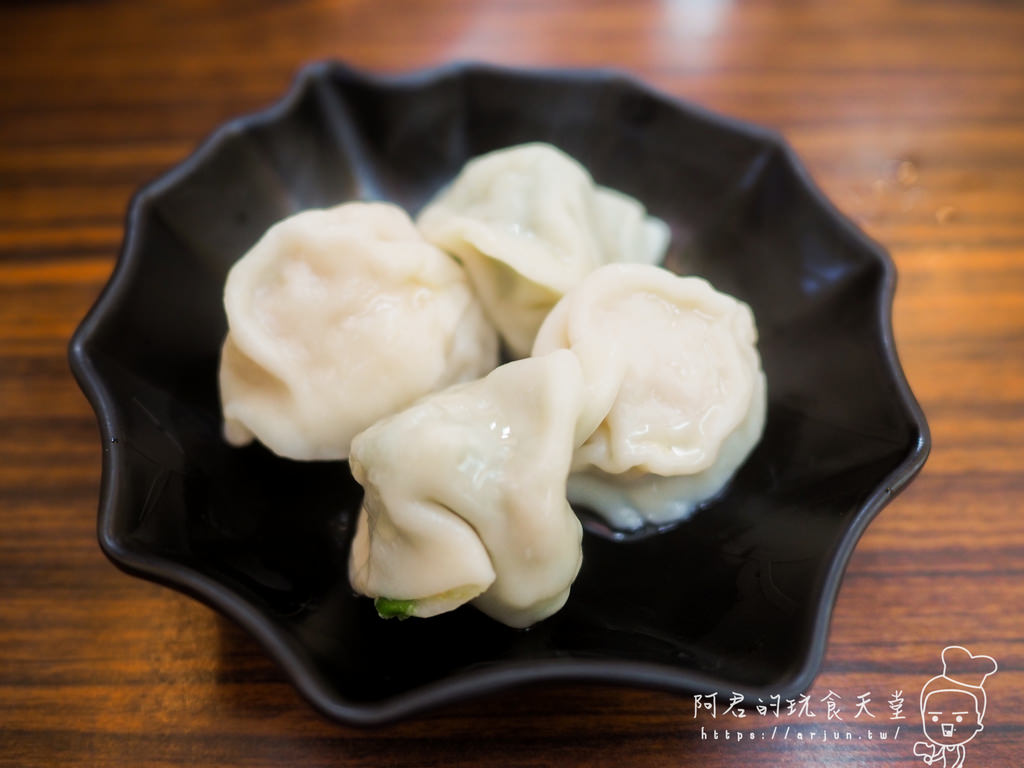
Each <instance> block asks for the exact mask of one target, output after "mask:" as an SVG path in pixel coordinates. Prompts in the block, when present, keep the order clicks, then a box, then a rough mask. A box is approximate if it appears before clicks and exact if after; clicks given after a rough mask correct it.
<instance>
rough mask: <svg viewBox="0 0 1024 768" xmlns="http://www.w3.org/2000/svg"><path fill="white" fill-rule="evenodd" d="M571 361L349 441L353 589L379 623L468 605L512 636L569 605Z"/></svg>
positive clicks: (578, 388)
mask: <svg viewBox="0 0 1024 768" xmlns="http://www.w3.org/2000/svg"><path fill="white" fill-rule="evenodd" d="M582 387H583V383H582V374H581V372H580V367H579V363H578V362H577V360H576V358H575V357H574V356H573V355H572V354H571V353H569V352H567V351H564V350H561V351H557V352H555V353H553V354H551V355H547V356H544V357H535V358H527V359H525V360H519V361H516V362H512V363H508V364H506V365H503V366H501V367H500V368H497V369H495V370H494V371H493V372H492V373H491V374H490V375H488V376H487V377H485V378H483V379H480V380H479V381H475V382H470V383H468V384H460V385H457V386H454V387H451V388H449V389H447V390H444V391H442V392H438V393H435V394H433V395H430V396H428V397H426V398H424V399H422V400H420V401H419V402H417V403H416V404H415V405H413V406H412V407H410V408H408V409H407V410H405V411H402V412H401V413H398V414H396V415H394V416H391V417H389V418H387V419H384V420H382V421H380V422H378V423H376V424H374V425H373V426H372V427H370V428H369V429H367V430H366V431H365V432H363V433H362V434H360V435H358V436H357V437H356V438H355V440H354V441H353V443H352V456H351V459H350V464H351V467H352V474H353V475H354V476H355V478H356V480H358V481H359V483H360V484H361V485H362V486H363V488H364V489H365V496H364V499H363V506H362V509H361V510H360V514H359V520H358V523H357V526H356V533H355V537H354V540H353V543H352V550H351V555H350V559H349V578H350V581H351V583H352V586H353V588H354V589H355V590H356V591H358V592H360V593H361V594H364V595H368V596H370V597H374V598H379V599H378V609H379V610H381V609H382V607H383V608H384V610H381V613H382V614H384V613H385V611H386V612H387V613H391V614H399V615H412V616H421V617H426V616H433V615H435V614H438V613H442V612H444V611H449V610H452V609H453V608H456V607H458V606H459V605H461V604H463V603H465V602H468V601H470V600H472V601H473V602H474V605H476V607H477V608H479V609H480V610H482V611H483V612H484V613H486V614H488V615H489V616H492V617H493V618H495V619H497V620H499V621H501V622H503V623H505V624H508V625H510V626H513V627H524V626H528V625H530V624H532V623H534V622H536V621H539V620H540V619H543V618H545V617H547V616H549V615H551V614H552V613H554V612H555V611H557V610H558V609H559V608H561V607H562V605H563V604H564V603H565V601H566V599H567V598H568V595H569V587H570V585H571V584H572V582H573V580H574V579H575V578H576V574H577V572H578V571H579V567H580V562H581V559H582V552H581V537H582V529H581V527H580V524H579V521H578V520H577V519H576V517H575V515H574V514H573V512H572V509H571V508H570V506H569V503H568V501H567V500H566V494H565V484H566V477H567V476H568V474H569V464H570V461H571V459H572V451H573V437H574V430H575V425H576V420H577V417H578V415H579V412H580V408H581V396H582Z"/></svg>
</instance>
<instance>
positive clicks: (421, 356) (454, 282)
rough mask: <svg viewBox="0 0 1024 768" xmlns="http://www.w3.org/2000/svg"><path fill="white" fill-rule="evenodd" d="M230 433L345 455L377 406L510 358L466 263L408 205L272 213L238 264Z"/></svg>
mask: <svg viewBox="0 0 1024 768" xmlns="http://www.w3.org/2000/svg"><path fill="white" fill-rule="evenodd" d="M224 307H225V310H226V311H227V318H228V334H227V338H226V340H225V342H224V347H223V350H222V354H221V364H220V394H221V404H222V408H223V414H224V434H225V437H226V439H227V440H228V441H229V442H230V443H232V444H235V445H244V444H246V443H248V442H250V441H251V440H252V439H253V437H256V438H257V439H259V441H260V442H262V443H263V444H264V445H266V446H267V447H268V448H270V449H271V450H272V451H274V452H275V453H277V454H279V455H281V456H285V457H288V458H291V459H314V460H315V459H344V458H346V457H347V456H348V452H349V444H350V442H351V440H352V438H353V437H354V436H355V435H357V434H358V433H359V432H361V431H363V430H364V429H366V427H368V426H369V425H370V424H372V423H373V422H375V421H376V420H377V419H379V418H381V417H383V416H387V415H388V414H391V413H395V412H396V411H399V410H401V409H402V408H404V407H405V406H407V405H409V404H410V403H411V402H413V401H414V400H416V399H417V398H419V397H421V396H423V395H425V394H427V393H430V392H433V391H436V390H439V389H442V388H444V387H446V386H448V385H450V384H453V383H456V382H460V381H468V380H472V379H476V378H478V377H479V376H482V375H483V374H484V373H486V372H487V371H489V370H491V369H493V368H494V366H495V365H497V363H498V339H497V333H496V331H495V330H494V328H493V326H492V325H491V324H490V322H489V321H488V320H487V319H486V317H485V315H484V313H483V310H482V308H481V306H480V304H479V302H478V301H477V299H476V297H475V296H474V294H473V291H472V288H471V286H470V284H469V281H468V279H467V277H466V274H465V271H464V270H463V269H462V268H461V267H460V266H459V265H458V264H457V263H456V262H455V260H454V259H452V258H451V257H450V256H449V255H448V254H446V253H444V252H442V251H441V250H439V249H438V248H436V247H435V246H433V245H431V244H429V243H427V242H426V241H425V240H423V238H422V237H421V236H420V234H419V232H418V231H417V230H416V228H415V226H414V225H413V223H412V221H411V220H410V219H409V217H408V216H407V215H406V214H405V212H403V211H402V210H401V209H400V208H398V207H397V206H394V205H390V204H386V203H346V204H343V205H339V206H337V207H335V208H330V209H325V210H309V211H304V212H302V213H298V214H295V215H294V216H291V217H289V218H287V219H284V220H282V221H280V222H278V223H277V224H275V225H274V226H272V227H271V228H270V229H269V230H268V231H267V232H266V234H265V235H264V236H263V237H262V238H261V239H260V240H259V242H257V243H256V245H254V246H253V247H252V249H251V250H249V252H248V253H246V254H245V255H244V256H243V257H242V258H241V259H240V260H239V261H238V262H237V263H236V264H235V265H234V266H233V267H232V269H231V271H230V273H229V274H228V278H227V282H226V285H225V288H224Z"/></svg>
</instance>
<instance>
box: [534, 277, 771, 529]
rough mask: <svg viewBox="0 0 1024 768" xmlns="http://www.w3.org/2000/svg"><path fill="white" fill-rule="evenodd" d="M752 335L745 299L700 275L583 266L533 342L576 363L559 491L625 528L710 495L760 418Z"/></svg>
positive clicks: (761, 383)
mask: <svg viewBox="0 0 1024 768" xmlns="http://www.w3.org/2000/svg"><path fill="white" fill-rule="evenodd" d="M756 342H757V331H756V328H755V326H754V318H753V314H752V313H751V311H750V308H749V307H748V306H747V305H746V304H744V303H743V302H741V301H737V300H736V299H734V298H732V297H731V296H728V295H726V294H723V293H719V292H717V291H715V290H714V289H713V288H712V287H711V285H710V284H708V283H707V281H705V280H702V279H700V278H696V277H679V276H677V275H675V274H673V273H671V272H669V271H667V270H664V269H661V268H659V267H653V266H642V265H630V264H615V265H608V266H605V267H602V268H600V269H598V270H596V271H595V272H593V273H592V274H591V275H589V276H588V277H587V278H586V279H585V280H584V281H583V282H582V283H581V284H580V285H579V286H578V287H577V288H575V289H574V290H573V291H571V292H570V293H568V294H567V295H566V296H565V298H563V299H562V300H561V301H560V302H559V304H558V305H557V306H556V307H555V309H554V310H553V311H552V312H551V314H550V315H549V316H548V318H547V319H546V320H545V322H544V324H543V326H542V327H541V329H540V332H539V333H538V334H537V339H536V342H535V344H534V349H533V353H534V354H535V355H545V354H549V353H550V352H552V351H553V350H556V349H570V350H572V351H573V352H574V353H575V354H576V355H577V357H578V358H579V360H580V363H581V366H582V369H583V376H584V383H585V389H586V393H585V397H584V409H583V412H582V416H581V418H580V421H579V423H578V434H577V437H578V439H579V441H580V442H581V445H580V447H579V448H578V449H577V451H576V453H575V456H574V458H573V476H572V478H570V482H569V497H570V499H572V500H573V501H574V502H577V503H581V504H586V506H588V507H590V508H592V509H594V511H596V512H598V513H599V514H602V515H603V516H604V517H605V518H606V519H608V521H609V522H610V523H611V524H612V525H613V526H615V527H617V528H626V529H632V528H637V527H639V526H641V525H642V524H644V523H645V522H650V523H665V522H669V521H671V520H675V519H679V518H681V517H683V516H685V515H686V514H688V513H689V512H690V511H691V510H692V509H693V508H694V506H695V505H696V504H699V503H700V502H702V501H704V500H706V499H707V498H709V497H710V496H713V495H715V494H716V493H718V492H719V491H720V490H721V489H722V488H723V487H724V485H725V484H726V483H727V482H728V480H729V478H730V477H731V476H732V474H733V473H734V472H735V470H736V469H737V468H738V467H739V465H740V464H741V463H742V462H743V461H744V460H745V459H746V457H747V455H748V454H749V453H750V451H751V450H752V449H753V447H754V445H755V444H756V443H757V441H758V440H759V439H760V436H761V432H762V429H763V427H764V416H765V379H764V374H763V373H762V371H761V363H760V357H759V355H758V352H757V346H756Z"/></svg>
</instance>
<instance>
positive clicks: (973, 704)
mask: <svg viewBox="0 0 1024 768" xmlns="http://www.w3.org/2000/svg"><path fill="white" fill-rule="evenodd" d="M998 668H999V665H998V664H996V660H995V659H993V658H992V657H991V656H975V655H973V654H972V653H971V652H970V651H968V650H967V649H966V648H963V647H961V646H959V645H950V646H947V647H946V648H944V649H943V650H942V674H941V675H936V676H935V677H933V678H932V679H931V680H929V681H928V682H927V683H925V684H924V687H923V688H922V689H921V723H922V726H923V728H924V735H925V736H926V737H928V741H918V742H916V743H915V744H914V754H915V755H917V756H918V757H920V758H921V759H922V760H924V763H925V765H939V766H943V768H962V766H963V764H964V761H965V760H966V758H967V748H966V747H965V746H964V745H965V744H966V743H967V742H969V741H970V740H971V739H973V738H974V737H975V736H977V735H978V734H979V733H981V731H982V730H983V729H984V727H985V726H984V725H983V724H982V720H984V718H985V705H986V700H985V689H984V687H983V686H984V685H985V680H986V679H987V678H988V676H989V675H992V674H994V673H995V671H996V670H997V669H998Z"/></svg>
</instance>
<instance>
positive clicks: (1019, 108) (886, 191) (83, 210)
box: [0, 0, 1024, 767]
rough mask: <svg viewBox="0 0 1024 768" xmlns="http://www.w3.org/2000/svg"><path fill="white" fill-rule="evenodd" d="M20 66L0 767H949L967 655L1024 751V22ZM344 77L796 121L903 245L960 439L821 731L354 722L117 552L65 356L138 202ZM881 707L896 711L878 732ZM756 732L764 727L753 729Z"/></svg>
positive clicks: (901, 540)
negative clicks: (930, 743)
mask: <svg viewBox="0 0 1024 768" xmlns="http://www.w3.org/2000/svg"><path fill="white" fill-rule="evenodd" d="M0 52H2V64H3V66H2V67H0V765H2V766H55V765H61V766H90V767H98V766H180V765H190V766H276V765H301V766H310V767H311V766H330V765H359V766H381V765H401V766H406V765H408V766H413V765H416V766H420V765H446V766H448V765H522V766H532V765H538V766H539V765H558V766H567V765H595V766H601V765H609V766H611V765H615V766H654V765H658V766H749V765H775V766H811V765H814V766H820V765H828V766H854V765H856V766H865V765H878V766H911V765H921V764H923V763H921V762H920V761H919V760H918V759H917V758H915V757H914V756H913V742H914V741H915V740H917V739H919V738H920V737H921V736H920V721H919V708H918V701H917V696H918V692H919V691H920V689H921V686H922V684H923V683H924V681H925V680H927V679H928V678H930V677H931V676H933V675H935V674H938V673H939V672H940V671H941V666H940V663H939V653H940V651H941V649H942V648H943V647H944V646H946V645H949V644H961V645H965V646H967V647H968V648H970V649H971V650H973V651H975V652H976V653H986V654H989V655H991V656H993V657H995V658H996V659H997V660H998V662H999V665H1000V669H999V672H998V673H997V674H996V675H995V676H994V677H992V678H991V679H990V680H989V682H988V684H987V686H986V687H987V690H988V702H989V703H988V714H987V716H986V718H985V730H984V731H983V732H982V733H981V734H980V735H979V736H978V737H977V738H976V739H975V740H974V741H973V742H971V743H970V744H969V745H968V752H967V765H969V766H982V765H984V766H1011V765H1021V764H1022V761H1024V6H1022V5H1020V4H1019V3H1014V2H988V3H984V2H982V3H967V2H938V1H936V2H895V1H894V0H858V2H848V3H839V2H831V1H830V0H821V1H820V2H811V1H809V0H805V1H801V2H795V1H794V2H787V3H771V2H744V3H738V2H728V0H694V2H683V1H682V0H680V1H679V2H671V1H669V0H665V1H664V2H649V1H647V0H644V1H640V0H634V1H633V2H620V3H615V2H583V0H573V1H571V2H562V3H554V2H540V1H539V0H522V1H521V2H515V1H514V0H504V1H501V0H489V1H488V0H456V2H448V3H443V2H426V1H421V2H417V1H415V0H389V1H387V2H385V1H384V0H349V1H348V2H327V1H323V2H312V1H306V2H300V1H298V0H296V1H294V2H275V3H256V2H247V1H243V0H238V1H237V2H222V3H207V2H199V1H198V0H196V1H194V2H143V3H132V2H36V3H14V4H10V3H3V4H0ZM321 58H339V59H343V60H345V61H348V62H350V63H353V64H355V65H357V66H361V67H366V68H371V69H375V70H381V71H398V70H408V69H413V68H417V67H421V66H426V65H431V64H435V63H439V62H444V61H450V60H454V59H482V60H490V61H497V62H503V63H511V64H518V65H531V66H532V65H570V66H581V67H589V66H597V65H600V66H605V65H614V66H616V67H620V68H623V69H626V70H629V71H631V72H633V73H635V74H637V75H638V76H640V77H642V78H643V79H645V80H646V81H648V82H650V83H651V84H653V85H655V86H657V87H659V88H661V89H663V90H665V91H667V92H669V93H672V94H675V95H678V96H681V97H684V98H688V99H691V100H694V101H697V102H699V103H701V104H703V105H705V106H707V107H709V108H711V109H714V110H717V111H721V112H724V113H727V114H730V115H734V116H737V117H741V118H746V119H750V120H753V121H756V122H759V123H762V124H765V125H768V126H771V127H773V128H776V129H778V130H780V131H782V132H783V133H784V134H785V136H786V137H787V138H788V140H789V141H790V142H791V143H792V144H793V146H794V147H795V148H796V150H797V152H798V154H799V155H800V156H801V157H802V158H803V159H804V160H805V162H806V164H807V166H808V167H809V168H810V170H811V172H812V174H813V175H814V177H815V178H816V179H817V181H818V182H819V184H820V185H821V186H822V187H823V189H824V190H825V192H826V193H827V194H828V195H829V196H830V197H831V198H832V199H833V200H834V201H835V202H836V203H837V205H838V206H839V207H840V208H841V209H842V210H844V211H845V212H846V213H848V214H849V215H850V216H852V217H853V218H854V219H855V220H856V221H857V222H859V223H860V224H861V225H862V226H863V227H864V228H865V229H866V230H867V232H868V233H869V234H871V235H872V236H873V237H875V238H877V239H878V240H879V241H881V242H882V243H883V244H884V245H885V246H887V247H888V248H889V249H890V250H891V252H892V254H893V257H894V259H895V261H896V264H897V267H898V270H899V275H900V282H899V287H898V292H897V296H896V301H895V308H894V322H895V330H896V339H897V345H898V349H899V353H900V356H901V358H902V361H903V364H904V367H905V370H906V373H907V376H908V378H909V380H910V383H911V386H912V387H913V389H914V391H915V392H916V394H917V396H918V398H919V399H920V401H921V403H922V405H923V407H924V410H925V412H926V414H927V416H928V419H929V421H930V424H931V428H932V433H933V438H934V448H933V451H932V455H931V458H930V460H929V462H928V464H927V466H926V467H925V469H924V471H923V473H922V474H921V475H920V476H919V477H918V479H917V480H916V481H915V482H914V483H912V485H911V486H910V487H909V488H908V490H906V491H905V492H904V493H903V494H902V495H900V496H899V497H898V498H897V499H896V500H895V501H894V502H893V503H892V504H891V505H890V506H889V507H887V508H886V509H885V510H884V512H883V513H882V514H881V515H880V517H879V518H878V519H877V520H876V521H875V522H874V523H873V524H872V525H871V526H870V528H869V529H868V531H867V533H866V535H865V536H864V538H863V539H862V540H861V542H860V544H859V546H858V548H857V551H856V553H855V555H854V557H853V560H852V562H851V564H850V567H849V570H848V572H847V574H846V578H845V580H844V582H843V586H842V589H841V592H840V595H839V600H838V604H837V606H836V609H835V614H834V617H833V621H832V630H831V634H830V639H829V646H828V653H827V656H826V660H825V663H824V666H823V668H822V671H821V674H820V676H819V678H818V680H817V682H816V683H815V685H814V687H813V689H812V690H811V691H810V695H811V698H812V701H813V707H812V711H813V712H814V714H815V717H814V718H810V717H802V718H801V717H798V716H796V715H794V716H790V717H786V716H785V715H783V716H782V717H780V718H774V716H772V715H764V716H762V715H758V714H757V713H751V714H750V716H749V717H748V718H746V719H745V720H739V719H736V718H734V717H733V716H732V715H723V714H721V713H719V714H718V716H717V717H716V718H712V717H711V716H710V714H708V713H703V714H701V715H700V716H698V717H695V716H694V702H693V700H692V699H691V698H688V697H683V696H677V695H671V694H667V693H660V692H649V691H642V690H634V689H628V688H615V687H608V686H582V685H568V684H559V685H544V686H535V687H529V688H525V689H519V690H515V691H512V692H509V693H505V694H502V695H499V696H492V697H489V698H485V699H483V700H479V701H473V702H470V703H466V704H460V705H454V706H449V707H447V708H444V709H442V710H439V711H435V712H431V713H428V714H426V715H423V716H421V717H417V718H415V719H413V720H410V721H407V722H403V723H400V724H398V725H395V726H390V727H384V728H377V729H371V730H359V729H354V728H348V727H344V726H341V725H337V724H335V723H333V722H329V721H327V720H325V719H323V718H322V717H321V716H319V715H318V714H317V713H315V712H314V711H313V710H312V709H311V708H310V707H309V706H308V705H307V704H306V703H305V702H304V701H303V700H302V699H300V697H299V696H298V694H297V693H296V692H295V691H294V689H293V688H292V687H291V686H290V684H289V683H288V682H287V681H286V680H285V679H284V677H283V675H282V673H281V672H280V671H279V670H278V669H277V668H276V667H275V666H274V665H273V663H271V662H270V661H269V660H268V659H267V658H266V657H265V656H264V654H263V653H262V651H261V650H260V649H259V647H257V646H256V644H255V643H254V642H253V641H252V640H250V639H249V638H248V637H247V636H246V635H244V634H243V633H242V632H241V631H240V630H239V629H237V628H236V627H235V626H233V625H231V624H230V623H228V622H227V621H225V620H223V619H220V618H219V617H218V616H217V615H215V614H214V613H213V612H211V611H210V610H208V609H207V608H205V607H203V606H201V605H199V604H197V603H195V602H193V601H191V600H189V599H187V598H185V597H182V596H180V595H178V594H176V593H173V592H171V591H168V590H166V589H162V588H160V587H157V586H154V585H151V584H149V583H146V582H142V581H139V580H136V579H132V578H129V577H127V576H125V575H123V574H122V573H120V572H119V571H117V570H116V569H115V568H114V567H113V566H112V565H110V563H108V562H107V561H106V560H105V559H104V557H103V556H102V554H101V553H100V551H99V549H98V547H97V544H96V540H95V514H96V505H97V499H98V483H99V476H100V446H99V440H98V431H97V428H96V423H95V418H94V416H93V414H92V412H91V410H90V409H89V407H88V404H87V403H86V401H85V398H84V397H83V396H82V395H81V393H80V392H79V390H78V388H77V386H76V385H75V383H74V381H73V380H72V378H71V376H70V374H69V372H68V366H67V363H66V354H65V351H66V345H67V342H68V339H69V337H70V335H71V333H72V331H73V330H74V328H75V326H76V324H77V323H78V321H79V320H80V319H81V318H82V316H83V315H84V313H85V312H86V310H87V309H88V308H89V306H90V305H91V303H92V302H93V300H94V299H95V298H96V296H97V294H98V292H99V290H100V288H101V286H102V285H103V284H104V282H105V280H106V278H107V276H108V274H109V273H110V270H111V268H112V265H113V263H114V260H115V258H116V254H117V251H118V247H119V243H120V239H121V235H122V220H123V216H124V212H125V209H126V205H127V203H128V200H129V196H130V195H131V194H132V192H133V190H135V189H136V188H137V187H138V186H139V185H140V184H141V183H143V182H145V181H147V180H149V179H151V178H153V177H154V176H156V175H158V174H159V173H161V172H162V171H164V170H166V169H167V168H169V167H170V166H172V165H173V164H175V163H176V162H178V161H179V160H181V159H182V158H183V157H185V156H186V155H187V154H188V152H189V151H190V150H191V149H193V148H194V147H195V146H196V144H197V143H198V142H199V140H200V139H201V138H202V137H203V136H205V135H206V134H207V133H208V132H210V131H211V130H212V129H213V128H214V127H215V126H217V125H218V124H219V123H220V122H222V121H223V120H225V119H227V118H230V117H232V116H235V115H238V114H241V113H245V112H249V111H252V110H254V109H257V108H260V107H263V106H265V105H267V104H268V103H270V102H271V101H273V100H275V99H276V98H277V97H279V96H280V95H281V94H282V93H283V92H284V90H285V89H286V87H287V86H288V84H289V81H290V80H291V78H292V77H293V76H294V74H295V72H296V70H297V69H298V68H299V66H300V65H301V64H303V63H305V62H307V61H309V60H314V59H321ZM830 691H832V692H834V693H835V694H837V695H838V696H839V697H841V698H840V707H841V710H840V716H841V717H842V718H843V720H842V721H839V720H831V721H830V720H828V719H827V715H826V711H825V710H826V706H827V705H826V704H825V703H823V702H821V699H822V698H824V697H826V696H827V695H828V694H829V692H830ZM894 691H902V692H903V696H904V698H905V705H904V706H905V709H904V715H905V716H906V719H905V720H903V721H893V720H890V719H889V718H890V716H891V712H890V710H889V708H888V706H887V703H886V702H887V700H888V699H889V698H890V697H891V696H892V693H893V692H894ZM864 693H870V698H871V704H870V709H871V711H872V712H873V714H874V715H875V718H874V719H873V720H871V719H869V718H868V717H867V716H862V717H860V718H854V714H855V710H856V699H857V697H858V696H860V695H861V694H864ZM737 726H740V727H741V728H742V729H743V730H748V731H753V732H755V733H757V734H762V735H764V734H767V735H765V736H764V738H757V739H755V740H754V741H751V740H750V738H749V736H748V737H747V738H746V740H744V741H741V742H737V741H736V734H735V729H736V727H737ZM774 726H780V728H779V729H778V731H775V734H776V738H775V739H772V738H770V737H769V736H770V734H771V733H772V730H771V729H772V727H774ZM896 726H900V727H901V733H900V734H899V735H898V736H897V735H895V731H894V729H895V727H896ZM782 728H788V729H789V731H788V733H789V736H788V737H787V738H783V736H782ZM726 729H729V730H730V732H731V738H730V740H728V741H726V740H725V730H726ZM716 730H717V731H718V732H719V739H718V740H715V739H714V738H713V733H714V731H716ZM883 730H888V731H890V732H891V733H890V738H889V739H887V740H886V741H881V740H879V738H878V736H879V733H880V732H881V731H883ZM812 732H813V733H815V734H816V735H815V736H814V738H813V739H812V737H811V736H810V734H811V733H812ZM822 732H825V734H826V736H827V740H825V741H822V736H821V733H822ZM833 732H834V733H833ZM847 732H849V733H851V734H852V736H851V738H849V739H847V738H846V736H845V734H846V733H847ZM869 732H870V733H871V738H869ZM835 733H838V734H839V739H840V740H839V741H835V740H834V739H833V736H834V734H835ZM797 734H801V735H802V737H803V738H802V740H801V739H798V738H797Z"/></svg>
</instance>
